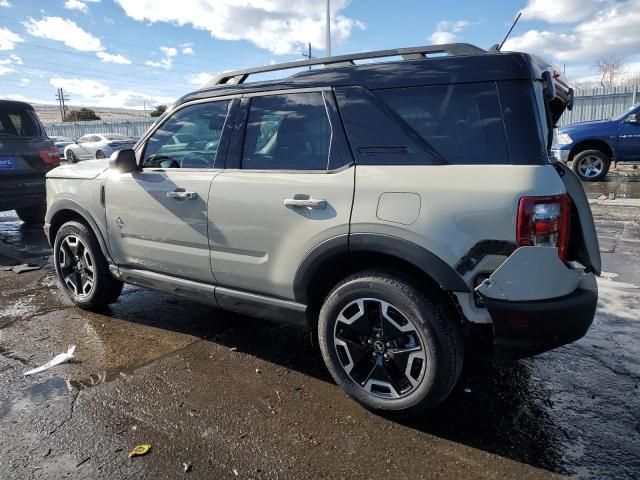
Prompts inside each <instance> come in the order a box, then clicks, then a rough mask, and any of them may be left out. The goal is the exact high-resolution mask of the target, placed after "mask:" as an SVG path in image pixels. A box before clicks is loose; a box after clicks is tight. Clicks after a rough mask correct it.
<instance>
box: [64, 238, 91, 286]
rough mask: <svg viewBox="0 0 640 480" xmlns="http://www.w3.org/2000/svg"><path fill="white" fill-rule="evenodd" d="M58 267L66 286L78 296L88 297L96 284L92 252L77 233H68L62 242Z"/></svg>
mask: <svg viewBox="0 0 640 480" xmlns="http://www.w3.org/2000/svg"><path fill="white" fill-rule="evenodd" d="M57 261H58V267H59V268H60V276H61V277H62V280H63V282H64V284H65V286H66V287H67V288H68V289H69V290H70V291H71V293H73V294H74V295H75V296H77V297H81V298H84V297H88V296H89V295H91V292H92V291H93V287H94V284H95V268H94V265H95V263H94V261H93V256H92V255H91V252H90V251H89V249H88V248H87V246H86V245H85V244H84V243H83V242H82V240H80V237H78V236H76V235H67V236H66V237H64V239H63V240H62V242H61V243H60V249H59V251H58V258H57Z"/></svg>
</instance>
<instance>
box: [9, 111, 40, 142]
mask: <svg viewBox="0 0 640 480" xmlns="http://www.w3.org/2000/svg"><path fill="white" fill-rule="evenodd" d="M3 136H4V137H6V136H11V137H39V136H40V129H39V128H38V124H37V122H36V120H35V118H34V116H33V114H32V113H31V112H29V111H28V110H26V109H24V108H19V107H4V106H0V137H3Z"/></svg>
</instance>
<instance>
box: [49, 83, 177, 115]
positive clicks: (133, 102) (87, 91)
mask: <svg viewBox="0 0 640 480" xmlns="http://www.w3.org/2000/svg"><path fill="white" fill-rule="evenodd" d="M49 83H50V84H51V85H52V86H53V87H56V88H64V90H65V91H66V92H68V93H70V94H72V95H73V103H74V104H81V105H91V106H94V107H110V108H142V107H143V105H144V103H145V102H146V104H147V105H159V104H171V103H173V102H174V101H175V99H174V98H172V97H166V96H161V95H148V94H146V93H141V92H136V91H133V90H116V91H114V90H112V89H111V87H109V86H108V85H107V84H105V83H103V82H100V81H98V80H87V79H78V78H62V77H54V78H50V79H49Z"/></svg>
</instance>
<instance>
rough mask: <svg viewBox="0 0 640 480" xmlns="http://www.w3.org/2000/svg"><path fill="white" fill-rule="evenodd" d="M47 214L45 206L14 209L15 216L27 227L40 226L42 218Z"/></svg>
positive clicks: (42, 221)
mask: <svg viewBox="0 0 640 480" xmlns="http://www.w3.org/2000/svg"><path fill="white" fill-rule="evenodd" d="M46 213H47V207H46V206H45V205H39V206H37V207H25V208H16V214H17V215H18V218H20V220H22V221H23V222H24V223H26V224H27V225H42V224H43V223H44V216H45V214H46Z"/></svg>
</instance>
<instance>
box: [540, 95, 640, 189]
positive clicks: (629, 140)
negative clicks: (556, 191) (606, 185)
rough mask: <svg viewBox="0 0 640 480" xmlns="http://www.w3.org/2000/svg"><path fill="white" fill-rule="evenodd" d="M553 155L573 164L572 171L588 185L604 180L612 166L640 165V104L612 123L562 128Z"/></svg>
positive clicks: (605, 122) (594, 122) (552, 151)
mask: <svg viewBox="0 0 640 480" xmlns="http://www.w3.org/2000/svg"><path fill="white" fill-rule="evenodd" d="M551 154H552V155H553V156H554V157H555V158H556V159H557V160H559V161H561V162H564V163H566V162H573V165H572V168H573V170H574V171H575V172H576V174H577V175H578V176H579V177H580V179H581V180H583V181H586V182H595V181H598V180H602V179H603V178H604V177H605V176H606V175H607V172H608V171H609V166H610V165H611V162H616V163H617V162H637V161H640V103H637V104H635V105H634V106H632V107H631V108H629V109H628V110H627V111H626V112H624V113H623V114H622V115H620V116H618V117H616V118H613V119H609V120H596V121H593V122H582V123H574V124H573V125H567V126H565V127H562V128H560V129H559V131H558V136H557V138H556V143H555V144H554V145H553V147H551Z"/></svg>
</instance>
